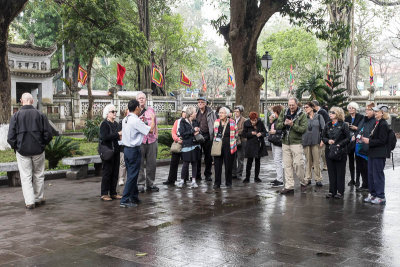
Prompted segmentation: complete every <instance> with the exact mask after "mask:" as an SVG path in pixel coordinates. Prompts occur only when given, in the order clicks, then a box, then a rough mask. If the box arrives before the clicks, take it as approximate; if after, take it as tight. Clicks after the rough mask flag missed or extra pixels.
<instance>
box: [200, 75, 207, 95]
mask: <svg viewBox="0 0 400 267" xmlns="http://www.w3.org/2000/svg"><path fill="white" fill-rule="evenodd" d="M201 79H202V83H203V91H204V92H205V91H207V84H206V80H205V79H204V73H201Z"/></svg>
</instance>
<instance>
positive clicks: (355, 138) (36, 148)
mask: <svg viewBox="0 0 400 267" xmlns="http://www.w3.org/2000/svg"><path fill="white" fill-rule="evenodd" d="M21 102H22V104H23V106H22V108H21V110H20V111H18V112H17V113H15V114H14V115H13V116H12V118H11V121H10V129H9V134H8V142H9V144H10V145H11V147H12V148H13V149H15V150H16V153H17V161H18V167H19V170H20V175H21V184H22V190H23V195H24V198H25V204H26V207H27V208H28V209H31V208H34V207H35V206H37V205H40V204H44V202H45V199H44V196H43V186H44V183H43V181H44V147H45V146H46V145H47V144H48V143H49V142H50V141H51V138H52V134H51V128H50V126H49V122H48V120H47V118H46V117H45V116H44V115H43V114H42V113H40V112H39V111H38V110H36V109H34V108H33V106H32V104H33V98H32V96H31V95H30V94H29V93H25V94H23V95H22V98H21ZM146 103H147V101H146V95H145V94H144V93H139V94H138V95H137V97H136V99H135V100H131V101H129V103H128V109H127V110H126V113H125V114H124V116H123V118H122V119H121V120H120V121H119V123H118V122H117V121H116V116H117V113H118V112H117V109H116V107H115V106H114V105H112V104H109V105H107V106H106V107H105V108H104V110H103V118H104V121H103V122H102V123H101V125H100V135H99V153H100V155H101V158H102V163H103V164H102V180H101V200H103V201H112V200H114V199H117V200H119V201H120V206H121V207H134V206H136V205H138V204H139V203H140V199H139V192H141V193H144V192H145V191H147V192H158V191H159V188H158V187H157V186H156V185H155V175H156V159H157V147H158V144H157V140H158V127H157V118H156V114H155V111H154V110H153V109H152V108H151V107H150V106H148V105H147V104H146ZM197 105H198V106H197V108H196V107H185V108H183V109H182V111H181V114H180V115H181V116H180V118H179V119H177V120H176V121H175V123H174V125H173V127H172V131H171V134H172V138H173V144H172V146H171V152H172V153H171V162H170V169H169V175H168V178H167V180H166V181H164V182H163V184H164V185H169V186H176V187H178V188H183V187H185V185H186V184H187V187H190V188H193V189H195V188H197V187H198V182H199V181H201V180H202V179H203V177H204V180H205V181H206V182H212V181H213V179H212V166H213V165H214V185H213V188H214V189H215V190H219V189H220V187H221V184H222V168H223V167H224V174H225V180H224V182H225V186H226V187H227V188H231V187H232V180H233V179H238V180H242V179H243V178H244V179H243V180H242V181H243V183H249V182H250V178H254V182H256V183H260V182H262V180H261V179H260V168H261V158H262V157H264V156H267V155H268V150H267V145H266V142H265V139H267V140H268V141H269V143H270V144H271V148H272V155H273V162H274V167H275V170H276V179H275V180H273V181H271V182H270V184H271V186H272V187H282V188H281V189H280V191H279V192H280V194H291V193H293V192H294V184H295V181H294V176H296V177H297V178H298V179H299V181H300V190H301V192H306V189H307V187H308V186H310V185H311V184H312V177H314V180H315V186H317V187H322V186H323V184H322V175H321V171H323V170H327V171H328V176H329V193H328V194H327V195H326V197H327V198H335V199H341V198H343V194H344V191H345V173H346V162H347V159H348V161H349V169H350V176H351V177H350V182H349V183H348V185H349V186H356V191H357V192H364V191H365V192H368V193H369V194H368V197H366V198H365V199H364V201H365V202H370V203H373V204H384V203H385V202H386V199H385V190H384V189H385V176H384V172H383V169H384V166H385V160H386V158H387V157H388V155H389V152H390V151H389V149H388V147H387V144H388V141H387V140H388V132H389V126H388V123H387V122H386V120H387V119H388V107H387V106H385V105H378V106H377V107H375V105H374V104H373V103H371V104H369V105H368V106H367V107H366V115H365V116H362V115H361V114H359V106H358V105H357V103H355V102H351V103H350V104H348V106H347V110H348V113H349V115H348V116H346V117H345V114H344V111H343V109H342V108H340V107H331V108H330V109H329V111H326V110H325V109H323V108H321V107H320V105H319V103H318V101H316V100H314V101H310V102H307V103H305V104H303V105H302V106H301V105H300V103H299V101H298V100H297V99H296V98H294V97H291V98H289V100H288V107H287V108H283V107H282V106H279V105H278V106H273V107H272V108H271V109H270V115H269V116H268V117H267V118H266V124H267V127H266V124H265V123H264V122H263V120H262V119H261V118H260V116H259V114H258V113H257V112H254V111H253V112H250V113H249V117H248V118H247V119H246V118H244V116H243V112H244V107H243V106H241V105H238V106H236V107H234V109H233V112H232V110H231V109H230V108H229V107H220V108H218V109H217V111H216V112H215V111H213V110H212V109H211V107H209V106H208V101H207V99H206V98H204V97H199V98H198V99H197ZM100 146H101V147H102V149H101V151H100ZM203 158H204V171H203V173H202V171H201V168H202V160H203ZM245 158H246V159H247V160H246V169H245V176H244V177H243V171H244V159H245ZM181 161H182V162H183V164H182V170H181V177H178V168H179V163H180V162H181ZM253 162H254V165H255V166H254V175H253V176H252V175H251V173H252V168H253ZM354 163H356V164H354ZM321 165H322V168H321ZM190 166H191V169H192V172H191V175H189V169H190ZM202 174H203V175H204V176H203V177H202ZM294 174H295V175H294ZM360 177H361V179H362V184H360ZM118 184H119V185H120V186H123V185H124V189H123V193H122V195H119V194H118V193H117V185H118Z"/></svg>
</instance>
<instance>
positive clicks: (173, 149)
mask: <svg viewBox="0 0 400 267" xmlns="http://www.w3.org/2000/svg"><path fill="white" fill-rule="evenodd" d="M170 151H171V153H177V154H178V153H181V152H182V144H180V143H178V142H175V141H174V142H173V143H172V145H171V149H170Z"/></svg>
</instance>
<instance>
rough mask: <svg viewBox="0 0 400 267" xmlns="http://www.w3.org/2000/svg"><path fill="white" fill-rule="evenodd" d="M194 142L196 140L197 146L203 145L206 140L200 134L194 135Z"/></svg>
mask: <svg viewBox="0 0 400 267" xmlns="http://www.w3.org/2000/svg"><path fill="white" fill-rule="evenodd" d="M194 140H196V141H197V143H199V144H203V143H204V142H205V141H206V139H204V136H203V135H202V134H201V133H199V134H197V135H195V136H194Z"/></svg>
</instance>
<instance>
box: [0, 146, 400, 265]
mask: <svg viewBox="0 0 400 267" xmlns="http://www.w3.org/2000/svg"><path fill="white" fill-rule="evenodd" d="M399 158H400V156H399V154H398V153H397V154H396V156H395V162H396V164H399V160H398V159H399ZM399 171H400V167H399V166H398V167H397V168H396V169H395V170H394V171H393V169H392V168H391V162H390V163H389V161H388V162H387V168H386V171H385V173H386V191H387V204H386V206H372V205H370V204H364V203H362V197H363V195H361V194H359V193H357V194H356V193H355V192H354V190H351V189H350V187H347V186H346V193H345V199H344V200H334V199H328V200H327V199H325V194H326V192H327V173H326V172H324V173H323V175H324V182H325V183H324V187H322V188H321V189H320V188H316V187H315V186H314V185H313V186H311V187H309V188H308V191H307V192H306V193H305V194H302V193H300V192H299V191H300V190H299V188H298V187H299V185H296V190H297V191H296V193H295V194H294V195H292V196H280V195H278V194H277V193H276V189H272V188H270V186H268V185H267V183H266V181H267V180H272V179H274V178H275V173H274V167H273V162H272V158H271V156H269V157H267V158H265V159H263V160H262V171H261V175H260V178H261V179H263V183H261V184H254V183H253V181H252V182H251V183H250V184H248V185H244V184H243V183H241V182H239V181H234V186H233V188H232V189H227V188H224V187H222V188H221V190H220V191H219V192H215V191H214V190H213V189H212V185H211V184H209V185H207V184H206V183H205V182H204V181H202V182H201V183H200V187H199V188H198V189H195V190H191V189H189V188H184V189H177V188H174V187H167V186H160V188H161V190H160V192H159V193H145V194H142V195H141V199H142V201H143V204H141V205H140V206H139V207H138V208H132V209H121V208H119V203H118V202H117V201H113V202H108V203H105V202H102V201H100V200H99V193H100V179H99V177H92V178H88V179H84V180H77V181H70V180H64V179H61V180H53V181H46V189H45V193H46V196H47V204H46V205H44V206H42V207H39V208H37V209H35V210H32V211H28V210H25V209H24V204H23V199H22V192H21V189H20V188H8V187H1V188H0V265H2V264H4V265H5V266H34V265H36V266H291V265H293V266H312V265H314V266H333V265H341V266H396V265H397V266H399V265H400V254H399V253H398V250H399V249H400V242H399V237H400V224H399V223H398V218H399V214H400V197H399V194H398V192H399V189H400V179H399V178H398V177H399V176H398V172H399ZM396 173H397V174H396ZM167 174H168V167H159V168H158V169H157V177H158V184H161V182H162V181H164V180H165V179H166V177H167ZM347 180H348V179H347Z"/></svg>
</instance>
